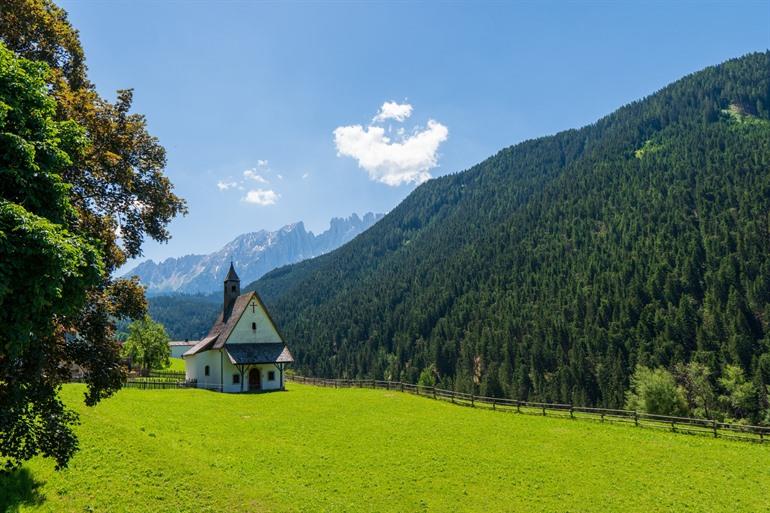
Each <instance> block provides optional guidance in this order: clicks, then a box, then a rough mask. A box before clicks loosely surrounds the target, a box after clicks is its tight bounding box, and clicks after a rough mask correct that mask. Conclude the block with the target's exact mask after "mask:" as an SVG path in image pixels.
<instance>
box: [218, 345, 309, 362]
mask: <svg viewBox="0 0 770 513" xmlns="http://www.w3.org/2000/svg"><path fill="white" fill-rule="evenodd" d="M225 352H227V356H228V357H229V358H230V362H231V363H233V364H235V365H248V364H254V363H292V362H293V361H294V358H293V357H292V356H291V353H290V352H289V348H288V347H286V346H285V345H284V344H225Z"/></svg>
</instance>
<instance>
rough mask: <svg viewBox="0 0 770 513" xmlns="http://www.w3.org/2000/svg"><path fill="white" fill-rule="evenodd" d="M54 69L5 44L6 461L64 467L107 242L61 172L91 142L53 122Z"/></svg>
mask: <svg viewBox="0 0 770 513" xmlns="http://www.w3.org/2000/svg"><path fill="white" fill-rule="evenodd" d="M47 73H48V71H47V67H46V66H45V65H43V64H39V63H33V62H30V61H27V60H24V59H18V58H16V57H15V56H14V55H13V53H12V52H10V51H8V50H7V49H6V48H5V47H4V46H3V45H2V44H0V333H2V334H3V340H2V342H0V463H3V464H4V465H5V466H6V467H14V466H16V465H18V464H19V462H20V461H23V460H26V459H29V458H31V457H33V456H35V455H37V454H44V455H45V456H49V457H53V458H55V459H56V462H57V465H59V466H64V465H66V462H67V461H68V459H69V458H70V456H71V455H72V454H73V452H74V451H75V449H76V447H77V440H75V437H74V434H73V432H72V430H71V426H72V424H73V423H74V421H75V419H76V417H75V415H74V414H73V413H72V412H71V411H69V410H67V409H66V408H65V407H64V405H63V404H62V403H61V402H60V401H59V399H58V398H57V397H56V390H57V389H58V386H59V383H60V382H61V380H62V379H63V377H64V376H65V375H66V373H67V367H66V365H62V364H63V363H64V364H68V363H69V362H78V361H79V353H78V347H79V341H78V337H77V336H76V335H74V334H72V333H67V332H66V331H64V326H63V325H62V324H61V323H60V320H61V319H67V318H71V317H76V316H77V315H79V313H80V311H81V309H82V308H83V306H84V304H85V302H86V299H87V296H86V291H87V290H88V289H89V288H90V287H93V286H95V285H97V284H98V283H100V281H101V280H102V277H103V267H102V263H101V253H100V251H99V249H98V248H99V246H98V244H97V243H96V242H95V241H93V240H91V239H89V238H88V237H84V236H82V235H78V234H77V233H76V232H75V231H74V229H75V228H76V226H75V222H74V221H75V215H74V214H75V211H74V209H73V208H72V206H71V205H70V202H69V197H68V193H69V187H68V186H67V185H65V184H64V183H63V182H62V180H61V173H62V172H63V171H64V170H65V168H66V167H67V166H69V165H70V163H71V160H70V154H72V153H77V152H78V151H79V150H80V148H81V147H82V144H83V141H84V140H83V131H82V130H81V129H80V128H79V127H78V126H77V125H76V124H74V123H72V122H57V121H54V120H53V115H54V113H55V103H54V102H53V101H52V100H51V98H50V97H49V96H48V94H47V89H46V81H45V80H46V76H47Z"/></svg>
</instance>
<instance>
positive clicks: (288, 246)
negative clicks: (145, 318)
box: [125, 212, 383, 295]
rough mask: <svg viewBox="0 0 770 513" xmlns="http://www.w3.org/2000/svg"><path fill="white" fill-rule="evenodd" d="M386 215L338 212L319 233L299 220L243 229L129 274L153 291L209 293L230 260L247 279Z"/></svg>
mask: <svg viewBox="0 0 770 513" xmlns="http://www.w3.org/2000/svg"><path fill="white" fill-rule="evenodd" d="M382 217H383V214H374V213H372V212H368V213H366V214H364V216H363V217H359V216H358V214H355V213H354V214H352V215H351V216H349V217H347V218H339V217H335V218H333V219H332V220H331V222H330V226H329V229H328V230H326V231H325V232H323V233H321V234H319V235H315V234H314V233H313V232H312V231H308V230H306V229H305V225H304V223H302V222H301V221H300V222H297V223H293V224H288V225H286V226H284V227H282V228H280V229H279V230H276V231H267V230H259V231H257V232H250V233H244V234H243V235H240V236H238V237H236V238H235V239H233V240H232V241H231V242H229V243H227V244H226V245H225V246H224V247H223V248H222V249H220V250H218V251H215V252H214V253H209V254H207V255H185V256H182V257H179V258H167V259H166V260H164V261H162V262H158V263H156V262H154V261H153V260H148V261H146V262H143V263H141V264H139V265H138V266H136V267H134V268H133V269H131V270H130V271H128V272H127V273H126V274H125V276H138V277H139V280H140V281H141V283H142V284H143V285H144V286H146V287H147V293H148V294H149V295H159V294H169V293H192V294H195V293H210V292H214V291H217V290H219V287H220V285H221V282H222V279H223V277H224V272H225V271H226V270H227V266H228V265H229V263H230V261H231V260H232V261H233V262H234V263H235V266H236V268H237V269H238V274H239V276H240V278H241V280H243V282H244V283H248V282H249V281H253V280H256V279H258V278H260V277H261V276H262V275H264V274H265V273H267V272H269V271H271V270H273V269H275V268H277V267H281V266H284V265H287V264H292V263H296V262H299V261H301V260H305V259H307V258H312V257H316V256H318V255H322V254H324V253H328V252H329V251H332V250H334V249H336V248H338V247H339V246H341V245H343V244H345V243H346V242H348V241H350V240H352V239H353V238H354V237H355V236H356V235H358V234H359V233H361V232H363V231H365V230H366V229H367V228H369V227H370V226H372V225H373V224H374V223H376V222H377V221H378V220H379V219H381V218H382Z"/></svg>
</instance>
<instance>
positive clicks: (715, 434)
mask: <svg viewBox="0 0 770 513" xmlns="http://www.w3.org/2000/svg"><path fill="white" fill-rule="evenodd" d="M713 428H714V438H716V437H717V419H714V423H713Z"/></svg>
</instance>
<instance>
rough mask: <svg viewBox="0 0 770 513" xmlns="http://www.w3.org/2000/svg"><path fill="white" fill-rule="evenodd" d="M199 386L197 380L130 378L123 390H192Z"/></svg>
mask: <svg viewBox="0 0 770 513" xmlns="http://www.w3.org/2000/svg"><path fill="white" fill-rule="evenodd" d="M196 385H197V383H196V381H195V380H191V381H185V380H170V379H153V378H138V379H134V378H129V379H128V380H126V382H125V383H123V388H138V389H141V390H158V389H175V388H190V387H193V388H194V387H195V386H196Z"/></svg>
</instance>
